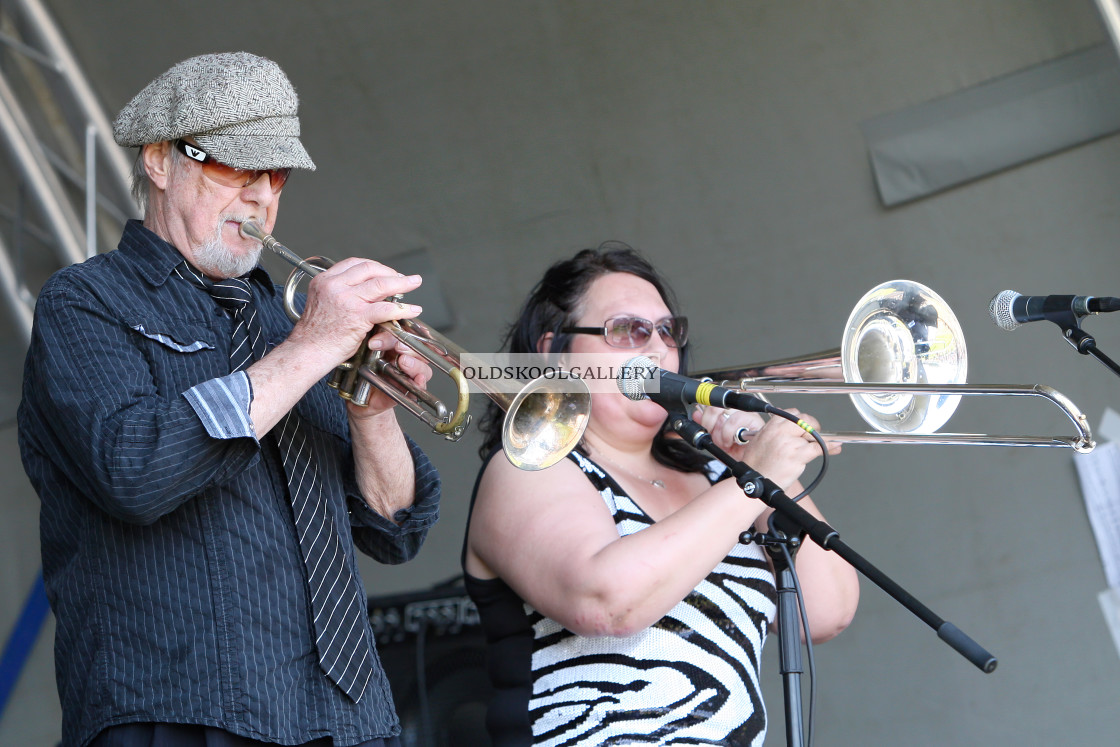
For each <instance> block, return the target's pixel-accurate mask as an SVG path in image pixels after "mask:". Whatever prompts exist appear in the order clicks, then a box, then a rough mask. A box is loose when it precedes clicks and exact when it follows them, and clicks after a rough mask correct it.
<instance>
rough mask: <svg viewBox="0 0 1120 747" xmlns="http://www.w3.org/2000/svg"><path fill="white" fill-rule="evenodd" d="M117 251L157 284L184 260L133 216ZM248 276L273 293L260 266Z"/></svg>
mask: <svg viewBox="0 0 1120 747" xmlns="http://www.w3.org/2000/svg"><path fill="white" fill-rule="evenodd" d="M120 250H121V252H123V253H124V254H126V255H127V256H128V257H129V259H130V260H131V261H132V262H133V263H134V264H135V265H136V267H137V269H138V270H139V272H140V274H141V275H143V276H144V278H145V279H146V280H147V281H148V282H149V283H151V284H152V285H154V286H157V287H158V286H161V285H163V284H164V283H165V282H167V278H169V277H170V276H171V273H172V271H173V270H174V269H175V268H176V267H177V266H178V265H179V263H181V262H184V261H186V260H185V259H184V258H183V255H182V254H180V253H179V250H178V249H176V248H175V247H174V246H172V245H171V244H169V243H167V242H166V241H164V240H163V239H161V238H160V237H159V236H157V235H156V234H155V233H154V232H152V231H151V230H150V229H148V228H146V227H145V226H144V224H143V223H142V222H140V221H139V220H136V219H131V220H129V221H128V223H126V224H125V227H124V233H123V234H122V235H121V241H120ZM247 279H248V280H250V281H251V282H253V283H254V284H256V285H259V286H260V287H261V288H262V290H264V291H265V292H267V293H270V294H275V293H276V287H275V285H274V284H273V282H272V278H270V277H269V275H268V272H267V271H266V270H265V269H264V268H263V267H261V266H260V265H257V266H256V267H255V268H253V270H252V272H250V273H249V275H248V276H247Z"/></svg>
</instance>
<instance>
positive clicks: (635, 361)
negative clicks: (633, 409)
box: [615, 355, 657, 402]
mask: <svg viewBox="0 0 1120 747" xmlns="http://www.w3.org/2000/svg"><path fill="white" fill-rule="evenodd" d="M649 369H657V364H655V363H654V362H653V361H652V360H650V359H649V358H647V357H645V356H644V355H638V356H635V357H633V358H631V359H630V360H628V361H626V362H625V363H623V364H622V368H620V369H619V370H618V376H616V377H615V382H616V383H617V384H618V391H620V392H622V394H623V395H624V396H625V397H626V398H627V399H632V400H634V401H635V402H637V401H640V400H643V399H645V398H646V390H645V387H644V386H642V382H643V381H645V380H646V379H648V378H649V377H648V375H646V376H643V374H642V373H641V372H642V371H647V372H648V370H649Z"/></svg>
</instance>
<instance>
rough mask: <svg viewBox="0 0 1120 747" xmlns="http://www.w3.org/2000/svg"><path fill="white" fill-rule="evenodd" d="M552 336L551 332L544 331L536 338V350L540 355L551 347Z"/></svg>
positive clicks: (544, 353)
mask: <svg viewBox="0 0 1120 747" xmlns="http://www.w3.org/2000/svg"><path fill="white" fill-rule="evenodd" d="M552 338H553V334H552V333H551V332H545V333H544V334H543V335H541V336H540V339H538V340H537V352H538V353H540V354H541V355H546V354H547V353H548V351H549V348H551V347H552Z"/></svg>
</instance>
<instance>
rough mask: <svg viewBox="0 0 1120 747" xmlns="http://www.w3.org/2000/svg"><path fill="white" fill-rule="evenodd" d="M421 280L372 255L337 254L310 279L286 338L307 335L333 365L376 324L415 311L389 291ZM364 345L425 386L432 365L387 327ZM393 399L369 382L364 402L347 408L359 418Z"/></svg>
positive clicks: (354, 348) (352, 350)
mask: <svg viewBox="0 0 1120 747" xmlns="http://www.w3.org/2000/svg"><path fill="white" fill-rule="evenodd" d="M421 282H422V281H421V278H420V276H419V275H403V274H401V273H399V272H397V271H396V270H394V269H392V268H391V267H387V266H385V265H383V264H381V263H380V262H376V261H374V260H370V259H361V258H357V257H351V258H349V259H344V260H341V261H340V262H338V263H336V264H335V265H334V266H332V267H330V268H329V269H327V270H324V271H323V272H321V273H319V274H318V275H316V276H315V277H313V278H312V279H311V282H310V283H309V284H308V289H307V305H306V307H305V308H304V310H303V314H302V315H301V317H300V320H299V322H297V323H296V326H295V328H294V329H293V330H292V333H291V335H289V339H292V337H296V338H297V339H306V340H307V341H309V342H311V343H312V344H315V345H317V346H319V347H320V348H321V349H322V350H323V351H324V355H325V359H326V360H327V361H329V362H330V365H331V369H330V370H333V369H334V368H335V367H337V366H338V365H340V364H342V363H345V362H346V361H348V360H350V359H351V358H352V357H353V356H354V355H355V354H356V353H357V352H358V350H359V348H360V347H361V346H362V345H363V344H364V343H365V342H366V336H367V335H368V334H369V332H370V330H371V329H374V328H375V327H376V326H377V325H379V324H382V323H385V322H392V321H398V320H401V319H412V318H414V317H417V316H419V315H420V313H421V312H422V309H421V307H419V306H417V305H415V304H410V303H406V302H403V301H401V302H398V301H396V300H392V297H393V296H396V295H403V294H405V293H408V292H409V291H413V290H416V288H418V287H419V286H420V283H421ZM368 345H369V348H370V349H371V350H380V351H381V352H382V355H383V356H384V357H385V359H386V360H387V361H389V362H391V363H394V364H395V365H396V366H397V367H398V368H400V370H401V371H402V372H403V373H404V374H405V375H406V376H408V377H410V378H411V379H412V381H413V383H414V384H416V386H418V387H420V388H424V387H425V386H426V385H427V383H428V381H429V380H430V379H431V378H432V369H431V366H429V365H428V363H427V362H426V361H425V360H424V359H423V358H421V357H419V356H417V355H416V354H415V352H414V351H413V350H412V349H411V348H410V347H408V346H407V345H405V344H404V343H402V342H400V341H399V340H397V339H396V337H394V336H393V335H392V334H391V333H390V332H388V331H387V330H384V329H380V330H377V333H376V334H374V335H373V336H372V337H370V338H369V343H368ZM395 404H396V403H395V402H394V401H393V399H392V398H391V397H389V396H388V395H386V394H385V393H384V392H382V391H381V390H380V389H378V388H377V387H374V388H373V392H372V393H371V395H370V399H369V404H368V405H367V406H365V407H355V406H350V407H349V408H348V410H349V412H350V418H351V419H352V420H354V419H364V418H369V417H374V416H376V415H379V414H381V413H383V412H385V411H386V410H389V409H390V408H392V407H393V406H394V405H395Z"/></svg>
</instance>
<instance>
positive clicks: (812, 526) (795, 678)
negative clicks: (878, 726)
mask: <svg viewBox="0 0 1120 747" xmlns="http://www.w3.org/2000/svg"><path fill="white" fill-rule="evenodd" d="M669 425H670V427H671V428H672V429H673V430H674V431H676V432H677V433H678V434H680V435H681V437H683V438H684V439H685V440H687V441H688V442H689V443H690V444H692V445H693V446H695V447H696V448H699V449H703V450H704V451H707V452H708V453H709V454H711V455H712V456H714V457H715V458H716V459H718V460H719V461H721V462H722V463H723V464H725V465H727V467H728V469H730V470H731V474H732V475H733V476H734V477H735V481H736V482H737V483H738V485H739V487H741V488H742V489H743V493H744V494H746V495H747V496H748V497H750V498H758V499H759V500H760V501H762V502H763V503H764V504H766V505H767V506H769V507H770V508H772V509H774V513H773V514H772V516H771V518H770V524H769V526H770V529H771V536H769V537H767V539H766V542H767V543H768V544H766V545H765V547H766V550H767V552H768V553H770V556H771V557H772V558H774V570H775V576H776V581H777V582H778V583H780V584H781V585H782V586H783V587H785V586H787V585H788V586H790V587H792V583H790V582H792V573H793V571H792V569H791V568H790V567H789V566H788V564H786V563H785V559H784V557H783V558H782V559H781V561H779V560H778V558H777V557H776V555H775V551H777V554H778V555H783V553H781V551H780V550H781V548H780V544H782V543H783V542H784V543H788V544H789V545H790V548H791V552H790V559H791V560H792V559H793V556H794V554H795V551H796V548H797V547H798V546H800V544H801V539H802V537H804V536H805V535H808V537H809V538H810V539H812V540H813V541H814V542H815V543H817V544H818V545H820V546H821V547H822V548H824V549H825V550H830V551H832V552H835V553H836V554H837V555H839V556H840V557H841V558H843V559H844V560H846V561H848V563H849V564H850V565H851V566H852V567H853V568H855V569H856V570H857V571H859V572H860V573H862V574H863V575H864V576H865V577H867V578H868V579H869V580H871V581H872V582H873V583H874V584H875V585H876V586H878V587H879V588H880V589H882V590H883V591H885V592H887V593H888V594H889V595H891V596H892V597H894V599H895V600H896V601H898V602H899V603H900V604H902V606H903V607H905V608H906V609H908V610H910V612H912V613H913V614H914V615H916V616H917V617H918V619H920V620H921V621H922V622H924V623H926V624H927V625H929V626H930V627H931V628H933V629H934V630H935V631H937V637H938V638H940V639H941V640H942V641H944V642H945V643H947V644H948V645H949V646H951V647H952V648H953V649H955V650H956V651H957V652H958V653H959V654H961V655H962V656H963V657H964V658H966V659H968V660H969V661H970V662H972V663H973V664H974V665H975V666H976V667H977V668H979V669H980V671H982V672H984V673H985V674H990V673H991V672H994V671H995V669H996V665H997V663H998V662H997V660H996V658H995V657H994V656H992V655H991V654H990V653H988V652H987V651H986V650H985V649H984V648H983V647H982V646H980V645H979V644H978V643H976V642H975V641H973V640H972V639H971V638H969V637H968V636H967V635H965V633H964V632H962V631H961V630H960V629H959V628H958V627H957V626H956V625H953V624H952V623H951V622H948V621H946V620H943V619H941V618H940V617H938V616H937V615H936V614H934V612H933V610H931V609H929V608H928V607H926V606H925V605H924V604H922V603H921V602H919V601H918V600H917V599H915V598H914V597H913V596H911V595H910V593H909V592H907V591H906V590H905V589H903V588H902V587H901V586H899V585H898V584H897V583H895V582H894V581H892V580H891V579H890V578H889V577H888V576H887V575H886V574H884V573H883V572H882V571H880V570H879V569H878V568H876V567H875V566H873V565H872V564H871V563H869V562H868V561H867V560H865V559H864V558H863V557H862V556H861V555H859V553H857V552H855V551H854V550H852V549H851V548H850V547H848V546H847V545H846V544H845V543H844V542H842V541H841V540H840V534H839V533H838V532H837V531H836V530H835V529H833V528H832V527H830V526H829V525H828V524H827V523H826V522H824V521H822V520H820V519H818V518H817V517H815V516H813V515H812V514H811V513H809V512H808V511H806V510H805V509H804V508H802V507H801V506H799V505H798V504H797V503H795V502H794V501H793V500H791V499H790V497H789V496H787V495H786V494H785V493H784V492H783V491H782V489H781V488H779V487H778V486H777V485H775V484H774V483H773V482H771V481H770V480H768V479H766V478H765V477H763V476H762V475H761V474H759V473H758V472H757V471H755V470H753V469H751V468H750V467H749V466H747V465H746V464H745V463H743V462H740V461H739V460H737V459H735V458H734V457H732V456H731V455H730V454H728V453H727V452H725V451H724V450H723V449H721V448H719V447H718V446H716V445H715V443H713V441H712V437H711V435H710V434H709V433H708V432H707V431H706V430H704V429H703V428H702V427H701V426H700V425H699V424H697V423H695V422H693V421H692V420H691V419H690V418H689V417H688V416H687V415H685V414H683V413H671V414H670V423H669ZM778 535H780V538H779V537H778ZM778 601H779V606H778V624H779V637H780V640H781V643H780V646H781V649H780V655H781V657H782V659H781V668H782V675H783V678H784V681H785V698H786V719H787V726H786V743H787V744H788V745H790V746H791V747H795V746H796V745H800V744H801V741H800V740H801V738H802V737H801V732H802V715H801V687H800V675H801V631H800V626H799V625H798V621H799V617H798V615H797V605H796V599H795V598H794V594H793V593H792V589H782V588H779V597H778ZM794 718H796V721H793V720H792V719H794ZM795 740H796V741H795Z"/></svg>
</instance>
